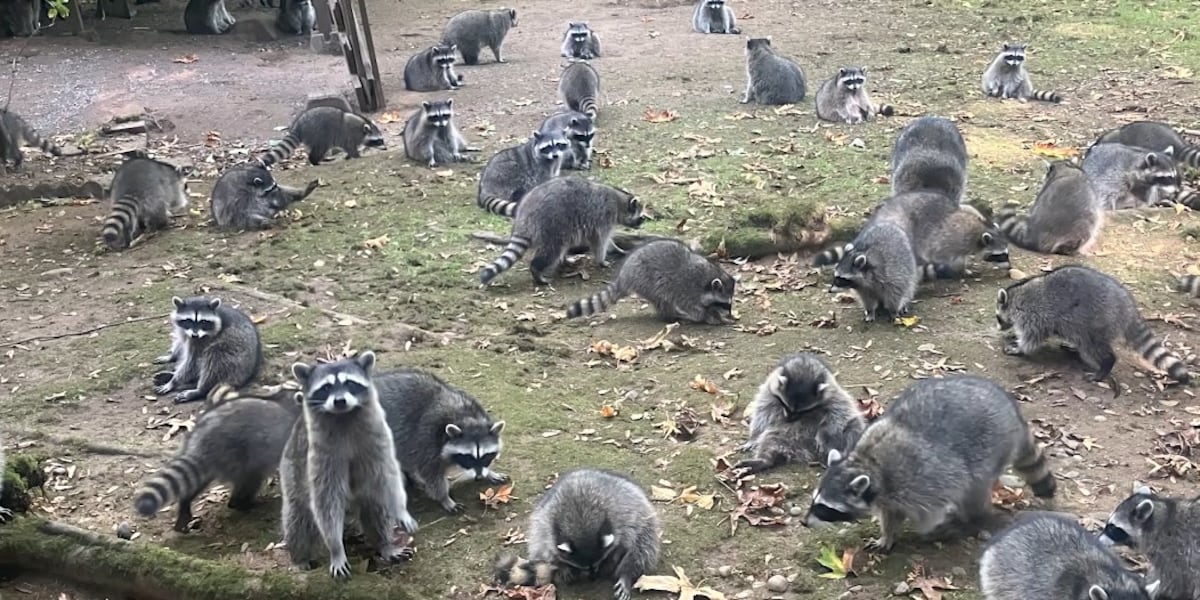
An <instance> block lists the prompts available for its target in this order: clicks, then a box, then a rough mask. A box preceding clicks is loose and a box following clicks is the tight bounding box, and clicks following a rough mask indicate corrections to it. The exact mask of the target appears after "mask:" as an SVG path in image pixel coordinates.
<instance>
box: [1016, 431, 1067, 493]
mask: <svg viewBox="0 0 1200 600" xmlns="http://www.w3.org/2000/svg"><path fill="white" fill-rule="evenodd" d="M1013 470H1015V471H1016V472H1017V473H1018V474H1019V475H1020V476H1021V479H1024V480H1025V483H1026V484H1028V485H1029V487H1030V489H1032V490H1033V495H1034V496H1037V497H1038V498H1053V497H1054V492H1055V491H1056V490H1057V489H1058V482H1057V481H1055V479H1054V474H1053V473H1051V472H1050V466H1049V465H1047V464H1046V455H1045V454H1044V453H1043V452H1042V449H1041V448H1040V447H1038V445H1037V440H1035V439H1033V431H1032V430H1029V429H1028V428H1026V430H1025V442H1024V443H1023V444H1021V448H1020V449H1019V450H1018V452H1017V457H1016V459H1014V460H1013Z"/></svg>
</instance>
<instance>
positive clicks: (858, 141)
mask: <svg viewBox="0 0 1200 600" xmlns="http://www.w3.org/2000/svg"><path fill="white" fill-rule="evenodd" d="M850 146H851V147H853V148H866V147H867V143H866V142H864V141H863V139H862V138H854V139H852V140H850Z"/></svg>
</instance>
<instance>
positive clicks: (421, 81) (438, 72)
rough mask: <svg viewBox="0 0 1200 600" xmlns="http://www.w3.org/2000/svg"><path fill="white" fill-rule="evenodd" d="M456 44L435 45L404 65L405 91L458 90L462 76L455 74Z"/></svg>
mask: <svg viewBox="0 0 1200 600" xmlns="http://www.w3.org/2000/svg"><path fill="white" fill-rule="evenodd" d="M457 51H458V47H457V46H455V45H454V44H434V45H433V46H430V47H429V48H426V49H424V50H422V51H421V52H418V53H416V54H414V55H412V56H411V57H410V58H409V59H408V62H407V63H405V64H404V89H406V90H410V91H414V92H436V91H439V90H457V89H458V88H459V87H461V86H462V75H459V74H458V73H455V72H454V63H455V61H456V60H457V58H455V56H454V53H455V52H457Z"/></svg>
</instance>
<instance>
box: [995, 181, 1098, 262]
mask: <svg viewBox="0 0 1200 600" xmlns="http://www.w3.org/2000/svg"><path fill="white" fill-rule="evenodd" d="M1106 212H1107V211H1106V210H1105V207H1104V206H1103V205H1101V204H1100V201H1099V200H1098V199H1097V198H1096V193H1095V191H1094V190H1093V189H1092V184H1091V182H1090V181H1088V177H1087V174H1086V173H1084V172H1083V169H1080V168H1079V167H1077V166H1076V165H1075V164H1073V163H1071V162H1069V161H1065V160H1059V161H1055V162H1053V163H1051V164H1050V168H1049V169H1047V170H1046V179H1045V181H1044V182H1043V183H1042V190H1041V191H1040V192H1038V195H1037V199H1036V200H1034V201H1033V206H1032V207H1030V209H1029V216H1028V217H1022V216H1018V215H1017V206H1016V205H1015V204H1009V205H1006V206H1005V207H1004V208H1002V209H1001V210H1000V212H998V213H996V220H997V221H998V222H999V224H1000V229H1001V230H1003V231H1004V236H1005V237H1007V238H1008V239H1009V241H1011V242H1012V243H1013V244H1016V245H1017V246H1019V247H1021V248H1024V249H1026V250H1030V251H1033V252H1042V253H1045V254H1090V253H1091V252H1092V250H1093V249H1095V247H1096V242H1097V241H1098V240H1099V239H1100V231H1101V230H1102V229H1103V228H1104V215H1105V213H1106Z"/></svg>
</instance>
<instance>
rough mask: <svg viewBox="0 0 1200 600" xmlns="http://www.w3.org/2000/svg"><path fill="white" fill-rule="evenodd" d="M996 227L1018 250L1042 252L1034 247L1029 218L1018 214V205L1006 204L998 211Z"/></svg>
mask: <svg viewBox="0 0 1200 600" xmlns="http://www.w3.org/2000/svg"><path fill="white" fill-rule="evenodd" d="M996 226H997V227H999V228H1000V231H1001V232H1002V233H1003V234H1004V237H1005V238H1007V239H1008V242H1009V243H1010V244H1012V245H1014V246H1017V247H1018V248H1024V249H1026V250H1030V251H1033V252H1041V250H1039V249H1038V248H1037V247H1036V246H1034V245H1033V240H1032V239H1031V238H1032V237H1033V236H1031V235H1029V218H1028V217H1022V216H1021V215H1018V214H1017V205H1016V204H1005V205H1004V208H1001V209H1000V210H998V211H996Z"/></svg>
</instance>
